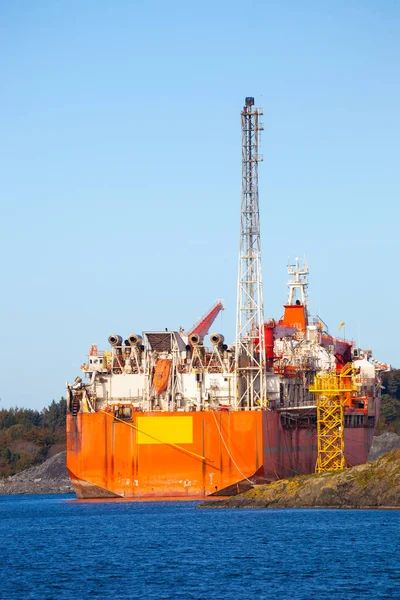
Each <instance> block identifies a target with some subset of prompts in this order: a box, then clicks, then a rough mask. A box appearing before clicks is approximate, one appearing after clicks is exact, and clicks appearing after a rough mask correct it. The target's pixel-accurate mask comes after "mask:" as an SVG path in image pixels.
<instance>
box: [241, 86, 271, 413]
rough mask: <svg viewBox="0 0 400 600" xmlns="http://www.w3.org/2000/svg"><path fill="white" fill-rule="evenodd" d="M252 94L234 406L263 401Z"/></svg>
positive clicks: (247, 111) (245, 138)
mask: <svg viewBox="0 0 400 600" xmlns="http://www.w3.org/2000/svg"><path fill="white" fill-rule="evenodd" d="M262 114H263V110H261V109H258V108H255V107H254V98H246V101H245V106H244V108H243V110H242V112H241V122H242V200H241V219H240V252H239V269H238V295H237V325H236V370H235V374H236V390H237V408H239V409H241V408H247V409H250V410H252V409H255V408H260V407H261V406H264V405H265V402H266V394H265V369H266V364H265V340H264V303H263V291H262V270H261V240H260V212H259V202H258V163H259V162H260V161H262V157H259V154H258V151H259V137H260V134H259V132H260V131H262V130H263V127H262V124H261V123H260V122H259V116H260V115H262Z"/></svg>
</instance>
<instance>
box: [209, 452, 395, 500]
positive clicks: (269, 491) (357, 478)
mask: <svg viewBox="0 0 400 600" xmlns="http://www.w3.org/2000/svg"><path fill="white" fill-rule="evenodd" d="M326 507H327V508H383V507H390V508H392V507H396V508H400V450H394V451H392V452H389V453H388V454H385V455H384V456H382V457H381V458H379V459H378V460H377V461H375V462H372V463H366V464H364V465H359V466H357V467H352V468H351V469H346V470H344V471H339V472H334V471H333V472H329V473H323V474H315V475H306V476H302V477H293V478H292V479H283V480H279V481H275V482H273V483H270V484H268V485H260V486H255V487H254V488H253V489H251V490H249V491H247V492H244V493H243V494H239V495H238V496H234V497H232V498H229V499H227V500H222V501H210V500H209V501H207V502H205V503H204V504H202V505H201V506H200V508H326Z"/></svg>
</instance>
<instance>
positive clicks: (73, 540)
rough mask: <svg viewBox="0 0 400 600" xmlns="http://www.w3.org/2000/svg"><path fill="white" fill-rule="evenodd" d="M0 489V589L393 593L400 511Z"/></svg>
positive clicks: (399, 566) (146, 594)
mask: <svg viewBox="0 0 400 600" xmlns="http://www.w3.org/2000/svg"><path fill="white" fill-rule="evenodd" d="M71 498H72V496H15V497H12V496H11V497H10V496H0V553H1V554H0V598H11V599H13V600H14V599H18V598H21V599H24V600H26V599H29V598H41V599H56V600H58V599H64V598H65V599H71V598H103V599H108V598H135V599H136V598H170V599H174V600H175V599H177V600H178V599H181V598H182V599H185V600H189V599H191V598H195V599H207V600H208V599H217V598H218V599H231V598H232V599H235V600H236V599H262V598H268V599H274V598H277V599H278V598H279V600H284V599H286V598H290V599H299V600H300V599H304V600H311V599H315V600H322V599H327V600H328V599H329V600H331V599H332V598H337V599H340V600H350V599H353V598H354V599H357V600H358V599H363V600H364V599H369V598H371V599H372V598H373V599H377V598H391V599H393V598H395V599H396V598H400V562H399V551H400V543H399V538H400V526H399V522H400V512H398V511H390V510H382V511H372V510H370V511H363V510H359V511H355V510H354V511H353V510H346V511H345V510H342V511H341V510H279V509H276V510H197V509H196V508H195V506H196V503H192V502H190V503H189V502H140V503H133V502H130V503H124V502H122V503H121V502H118V503H110V502H104V503H103V502H100V503H82V502H80V503H77V502H71Z"/></svg>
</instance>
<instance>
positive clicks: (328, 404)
mask: <svg viewBox="0 0 400 600" xmlns="http://www.w3.org/2000/svg"><path fill="white" fill-rule="evenodd" d="M309 390H310V392H313V393H314V394H315V398H316V405H317V436H318V456H317V463H316V466H315V471H316V473H324V472H325V471H334V470H338V469H344V468H345V467H346V461H345V458H344V406H345V404H346V401H347V400H348V399H349V398H350V397H351V395H352V392H354V391H356V390H357V386H356V384H355V377H354V371H353V368H352V365H351V363H348V364H347V365H345V366H344V367H343V369H342V370H341V372H340V373H317V374H316V376H315V378H314V383H313V384H312V385H310V387H309Z"/></svg>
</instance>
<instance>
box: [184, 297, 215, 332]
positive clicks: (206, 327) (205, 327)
mask: <svg viewBox="0 0 400 600" xmlns="http://www.w3.org/2000/svg"><path fill="white" fill-rule="evenodd" d="M221 310H224V305H223V303H222V301H221V300H217V302H216V303H215V304H214V305H213V306H212V308H210V310H209V311H207V312H206V314H205V315H203V316H202V317H201V319H199V320H198V321H197V323H196V324H195V325H193V327H192V329H191V330H190V331H188V332H187V335H188V336H189V335H193V334H194V333H197V334H198V335H201V336H203V337H205V336H206V335H207V333H208V332H209V331H210V327H211V325H212V324H213V323H214V321H215V319H216V318H217V316H218V315H219V313H220V312H221Z"/></svg>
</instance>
